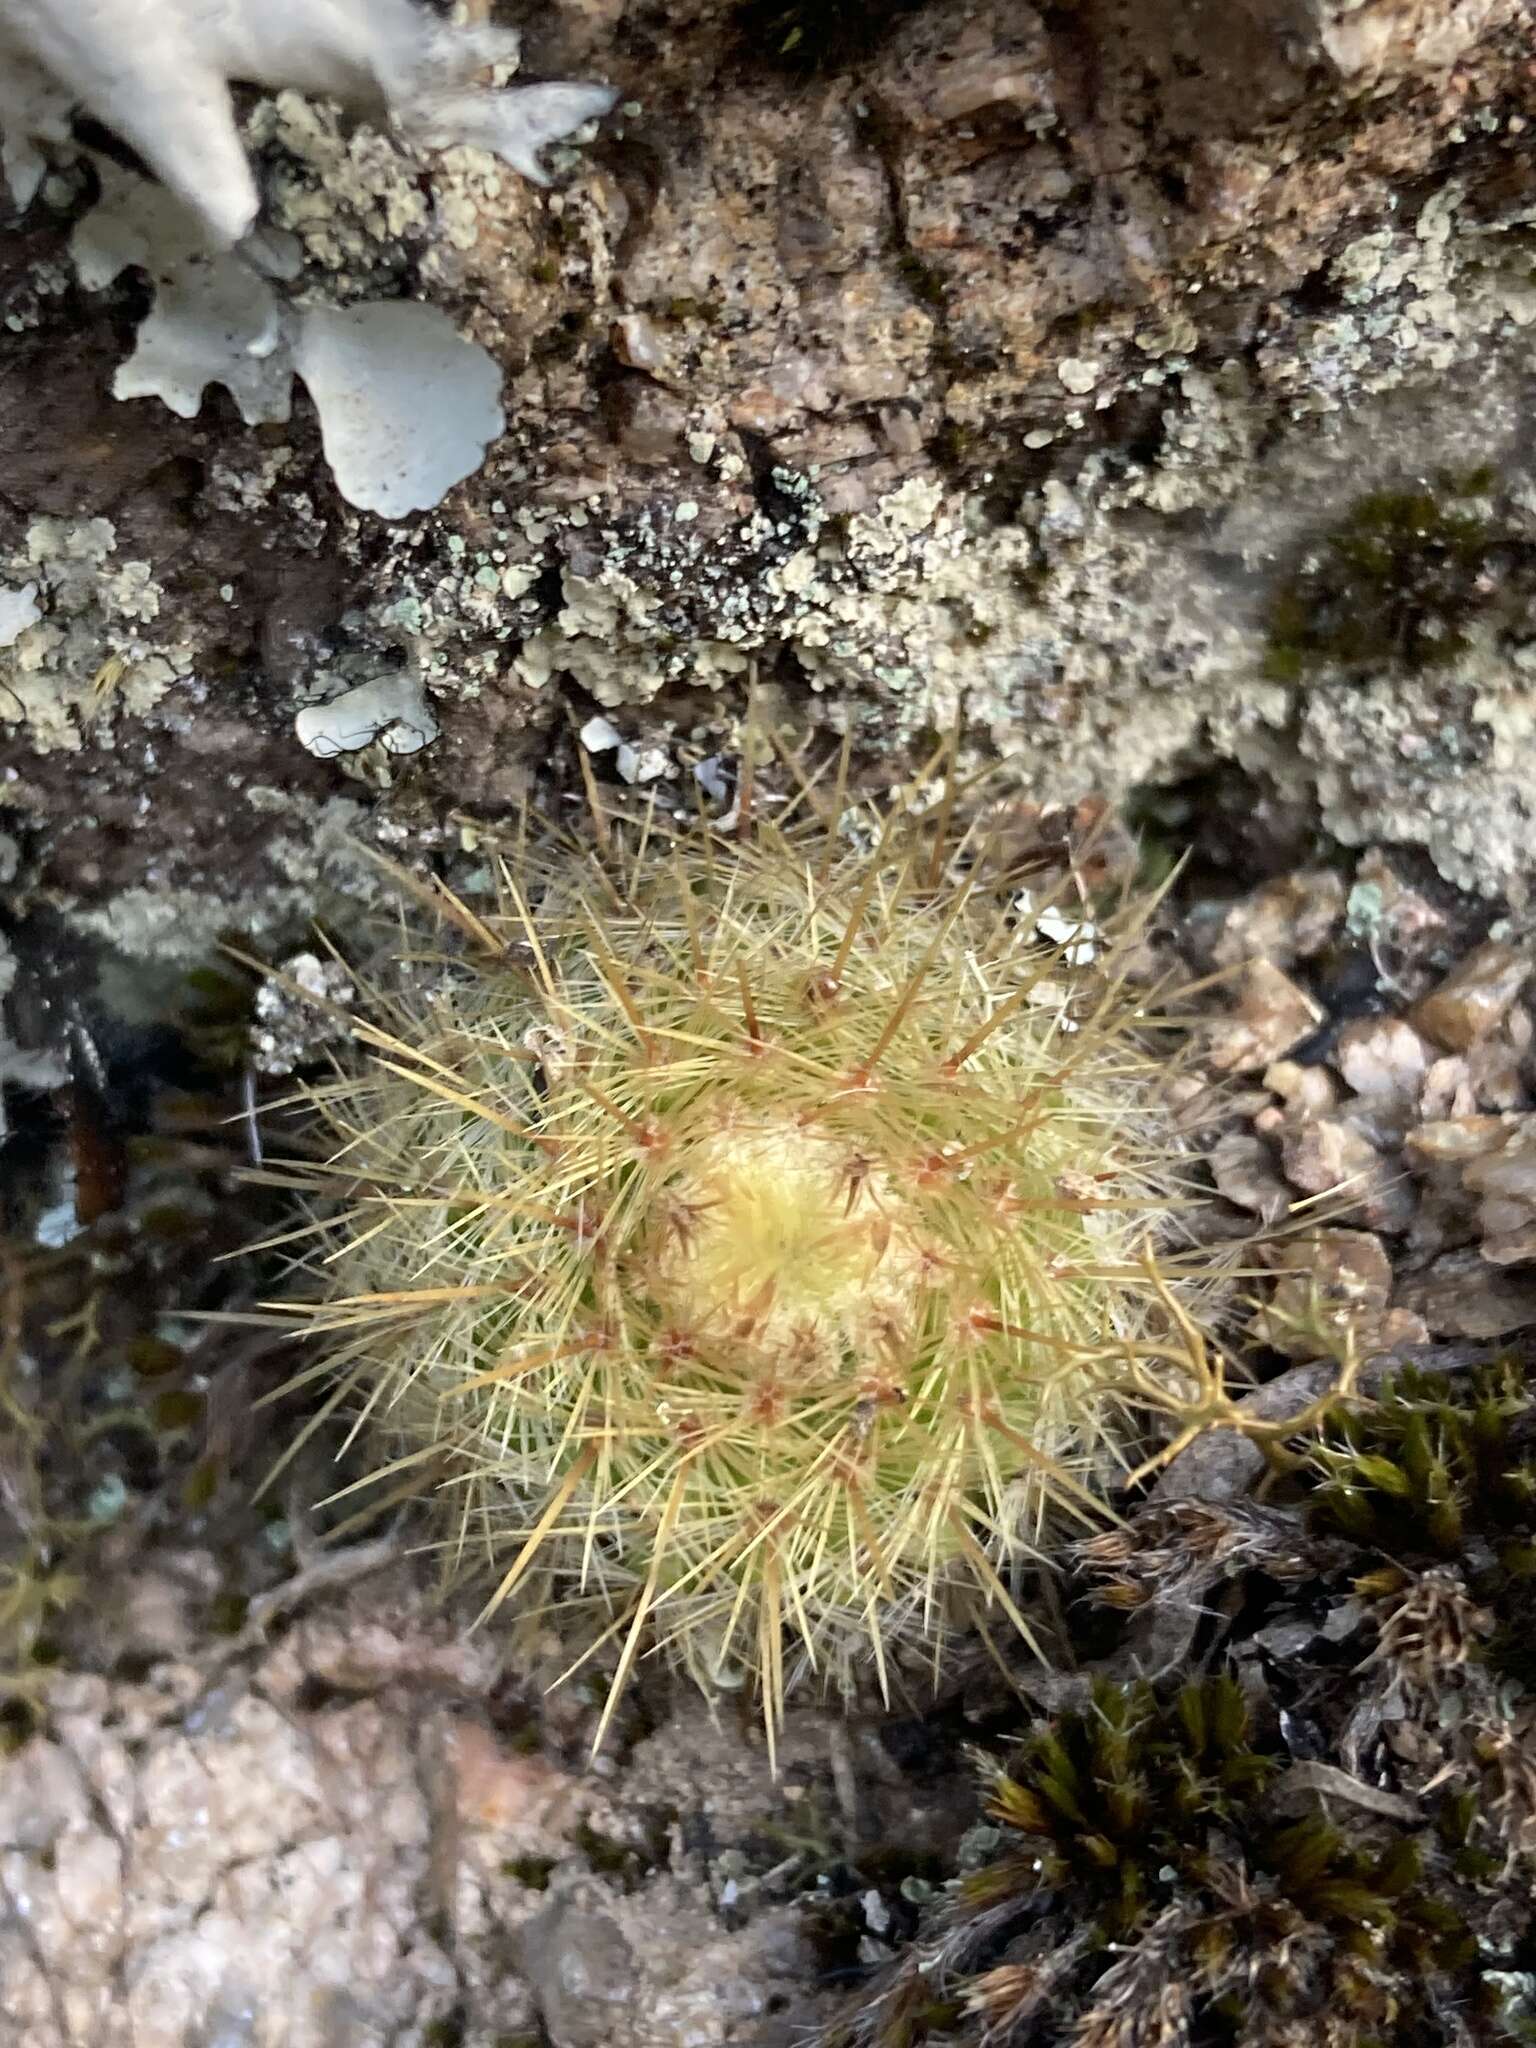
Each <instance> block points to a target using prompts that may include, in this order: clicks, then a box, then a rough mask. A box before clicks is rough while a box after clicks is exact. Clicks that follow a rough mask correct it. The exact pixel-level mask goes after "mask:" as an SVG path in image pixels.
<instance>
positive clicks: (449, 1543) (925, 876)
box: [270, 774, 1219, 1739]
mask: <svg viewBox="0 0 1536 2048" xmlns="http://www.w3.org/2000/svg"><path fill="white" fill-rule="evenodd" d="M925 805H926V810H925V809H924V806H925ZM741 808H742V822H741V824H740V826H739V828H738V830H737V832H736V835H735V836H734V837H727V836H723V835H722V834H721V833H719V832H718V831H712V830H710V829H708V828H707V827H704V826H699V827H697V828H693V829H685V830H681V831H674V830H673V829H672V828H671V827H668V826H665V825H664V824H663V823H662V821H661V819H660V818H659V817H658V816H657V815H656V814H655V813H654V812H652V813H651V814H649V815H648V816H647V817H646V818H645V819H643V820H640V821H638V822H635V821H631V822H630V823H625V822H623V821H620V820H616V819H613V818H607V817H604V816H602V815H601V814H596V828H597V829H596V840H597V843H596V846H595V847H594V846H590V845H589V846H587V847H585V848H570V847H565V848H560V849H557V850H555V851H554V852H550V853H540V852H530V851H529V849H528V847H527V845H526V843H525V844H524V845H523V846H522V847H521V848H520V849H519V850H518V851H517V852H516V853H515V854H504V855H501V856H498V858H497V859H496V861H495V862H494V866H495V869H496V886H497V896H496V901H495V905H494V907H492V908H487V909H485V910H483V911H481V910H478V909H474V908H471V907H470V906H469V905H468V904H466V903H464V902H461V901H459V900H458V899H456V898H454V897H452V896H451V895H450V894H449V893H448V892H447V891H446V890H445V889H443V888H441V887H437V888H434V889H431V890H428V889H426V888H425V887H424V885H420V884H416V885H412V886H414V889H415V893H416V895H417V897H418V900H421V899H425V898H430V901H431V903H432V905H433V907H434V908H435V910H436V912H437V913H438V915H439V918H440V921H441V923H442V924H443V925H444V927H445V928H446V929H447V930H448V931H450V932H451V934H452V935H453V939H454V946H453V949H452V952H451V954H450V955H448V956H440V957H439V958H437V959H436V960H435V961H426V962H422V961H421V960H420V959H419V958H418V960H417V963H416V965H415V966H414V967H413V968H412V969H411V970H410V971H408V972H406V971H400V970H398V969H397V970H396V971H394V972H393V973H392V975H391V976H389V977H388V979H389V983H390V985H389V987H388V989H387V990H386V988H385V987H384V986H383V985H382V983H381V982H380V981H379V978H378V977H377V976H376V977H375V984H376V985H375V986H374V989H373V993H372V999H371V1002H370V1003H367V1004H365V1008H364V1012H363V1015H362V1021H360V1022H359V1023H358V1024H357V1027H356V1036H357V1039H358V1042H359V1046H360V1047H361V1049H362V1050H363V1052H364V1053H366V1054H367V1055H370V1057H369V1058H368V1059H367V1061H366V1063H365V1064H363V1065H361V1066H360V1067H355V1068H352V1069H348V1068H346V1067H345V1066H343V1067H342V1068H340V1069H338V1072H337V1075H336V1078H335V1079H334V1080H332V1081H330V1082H328V1083H326V1084H324V1085H317V1086H314V1087H312V1088H311V1089H310V1090H309V1094H308V1099H309V1102H310V1106H311V1108H312V1111H313V1113H314V1115H315V1117H316V1118H317V1119H318V1122H319V1124H320V1125H321V1126H322V1127H323V1129H324V1130H325V1131H326V1132H328V1133H329V1135H330V1139H331V1141H332V1144H331V1150H330V1153H329V1156H328V1157H326V1158H324V1159H323V1160H318V1161H316V1162H313V1163H311V1164H310V1165H308V1166H304V1167H300V1168H297V1169H295V1170H294V1172H293V1173H292V1174H291V1176H290V1178H291V1179H292V1180H296V1181H297V1182H298V1183H299V1184H301V1185H302V1186H304V1187H306V1188H307V1189H308V1190H310V1191H311V1193H312V1194H313V1195H314V1196H315V1197H316V1213H315V1218H314V1221H313V1223H312V1225H310V1226H309V1228H310V1231H311V1236H310V1239H309V1241H308V1247H307V1250H306V1252H305V1254H304V1256H303V1260H302V1264H303V1266H304V1269H305V1272H306V1274H307V1276H308V1279H309V1281H310V1283H311V1284H310V1286H309V1287H308V1289H307V1293H306V1298H303V1299H290V1300H288V1301H285V1302H278V1303H274V1304H271V1305H270V1307H271V1309H272V1311H273V1312H275V1313H277V1314H279V1315H281V1316H284V1317H286V1318H288V1319H289V1320H291V1321H294V1322H296V1323H297V1324H298V1325H299V1326H300V1327H302V1328H307V1329H308V1330H309V1331H310V1332H311V1333H312V1334H313V1335H316V1336H318V1337H320V1338H321V1339H322V1340H323V1342H324V1344H325V1347H326V1349H325V1352H324V1355H323V1356H322V1358H321V1359H320V1361H319V1362H318V1363H317V1364H316V1365H315V1366H313V1367H312V1368H311V1370H312V1371H313V1372H314V1373H315V1374H316V1375H319V1376H323V1377H325V1378H327V1379H328V1380H329V1382H330V1397H329V1402H328V1404H327V1412H330V1411H331V1410H333V1409H335V1408H337V1407H342V1408H347V1409H350V1410H351V1411H352V1413H353V1415H354V1419H355V1424H356V1426H358V1427H363V1426H366V1428H367V1429H368V1430H369V1431H371V1432H372V1433H373V1434H374V1436H375V1437H376V1438H381V1439H382V1440H383V1442H384V1444H385V1446H386V1452H387V1455H386V1457H385V1461H384V1468H383V1469H384V1472H385V1474H387V1475H388V1477H389V1478H390V1480H391V1481H392V1482H394V1483H395V1484H397V1485H399V1486H400V1487H401V1488H402V1489H403V1490H409V1489H410V1488H411V1487H413V1486H415V1487H416V1488H418V1489H419V1490H425V1491H430V1492H433V1493H434V1494H435V1495H436V1496H437V1497H438V1498H439V1499H440V1500H441V1502H442V1503H443V1504H444V1505H445V1506H446V1507H447V1509H448V1511H449V1523H448V1527H447V1532H446V1534H445V1536H444V1538H443V1549H444V1553H445V1555H446V1556H447V1557H448V1558H449V1559H450V1561H451V1562H452V1563H453V1564H454V1566H455V1567H464V1566H477V1567H481V1568H484V1567H486V1566H488V1567H489V1568H490V1570H491V1572H492V1579H491V1580H490V1582H489V1583H490V1588H491V1589H490V1593H489V1598H488V1600H487V1603H486V1608H487V1612H490V1611H492V1610H494V1609H496V1608H497V1607H499V1606H500V1605H501V1603H503V1602H504V1601H506V1600H507V1599H508V1598H509V1597H510V1596H511V1595H512V1594H513V1593H514V1592H517V1593H518V1594H519V1596H520V1598H522V1599H524V1600H526V1599H527V1598H528V1597H529V1592H530V1587H531V1584H532V1582H535V1581H537V1582H538V1584H539V1585H540V1586H541V1588H542V1593H543V1597H544V1598H545V1599H546V1600H547V1601H549V1602H552V1603H555V1604H557V1605H559V1606H561V1607H562V1609H564V1610H565V1611H567V1612H568V1611H570V1610H571V1609H573V1608H575V1607H577V1606H579V1605H580V1604H581V1602H582V1601H583V1600H585V1601H587V1602H588V1603H590V1604H591V1605H593V1606H594V1607H595V1608H596V1610H597V1611H598V1612H599V1614H600V1615H601V1618H602V1626H601V1627H600V1628H599V1629H598V1630H597V1631H596V1632H595V1633H594V1634H593V1635H592V1639H591V1640H590V1641H589V1642H588V1643H587V1646H586V1651H585V1654H592V1653H593V1652H594V1651H595V1650H597V1648H598V1646H599V1645H600V1644H603V1643H607V1644H609V1645H612V1646H614V1651H613V1653H614V1656H615V1658H616V1668H615V1671H614V1682H613V1688H612V1691H611V1694H610V1702H609V1705H610V1711H611V1707H612V1702H613V1700H614V1699H616V1698H617V1696H618V1693H619V1691H620V1690H621V1689H622V1687H623V1685H624V1683H625V1681H626V1679H627V1678H628V1676H629V1674H630V1672H631V1671H632V1668H633V1666H634V1662H635V1660H636V1658H637V1657H638V1656H639V1655H640V1654H641V1653H642V1652H643V1651H645V1650H647V1649H648V1648H655V1647H664V1648H665V1649H666V1651H668V1652H669V1653H670V1654H672V1655H673V1656H675V1657H676V1658H677V1659H678V1660H679V1661H680V1662H681V1663H682V1664H684V1665H685V1666H686V1667H687V1668H688V1669H689V1670H691V1671H692V1672H693V1673H694V1674H695V1676H697V1677H698V1678H699V1679H700V1680H701V1681H702V1682H704V1683H705V1684H706V1685H711V1684H719V1683H722V1682H729V1681H731V1680H733V1679H734V1680H736V1681H738V1682H739V1681H740V1679H741V1678H743V1677H749V1678H753V1679H755V1680H756V1681H757V1682H758V1683H759V1684H760V1685H761V1689H762V1693H763V1696H764V1700H765V1706H766V1713H767V1719H768V1724H769V1730H770V1739H771V1735H772V1729H773V1726H774V1723H775V1720H776V1717H777V1716H778V1714H779V1712H780V1707H781V1702H782V1698H783V1693H784V1690H785V1686H786V1684H787V1683H788V1682H789V1681H790V1680H791V1679H792V1678H794V1677H796V1676H797V1675H799V1674H800V1673H801V1672H803V1671H807V1670H809V1671H811V1672H814V1673H815V1674H818V1675H819V1677H820V1678H821V1679H822V1680H823V1681H824V1682H826V1681H830V1682H832V1683H834V1684H836V1683H846V1682H847V1681H848V1678H849V1674H850V1673H851V1672H852V1670H853V1669H854V1667H855V1666H856V1665H858V1664H860V1663H864V1664H866V1665H869V1666H872V1667H873V1670H874V1672H875V1674H876V1675H877V1677H878V1678H879V1680H880V1682H881V1684H882V1685H886V1684H888V1683H889V1680H890V1676H891V1670H890V1658H891V1654H892V1651H893V1650H894V1651H895V1652H897V1653H899V1654H901V1655H903V1656H905V1655H907V1654H909V1653H911V1652H913V1651H914V1650H915V1649H922V1650H923V1651H925V1652H926V1653H927V1654H929V1655H931V1656H932V1657H935V1658H936V1657H937V1655H938V1651H939V1646H940V1644H941V1643H942V1641H943V1639H944V1636H945V1633H946V1630H947V1629H948V1628H949V1627H950V1626H951V1625H952V1624H953V1623H954V1620H955V1618H956V1616H957V1614H959V1613H961V1612H963V1611H965V1609H966V1606H967V1602H968V1601H969V1602H970V1603H971V1604H972V1606H975V1605H976V1604H977V1603H979V1605H980V1606H981V1607H986V1606H991V1607H992V1608H994V1609H996V1610H998V1611H1000V1612H1001V1613H1002V1614H1003V1615H1004V1616H1006V1617H1007V1620H1008V1621H1009V1622H1010V1623H1011V1624H1012V1626H1014V1627H1016V1628H1017V1629H1018V1631H1019V1632H1020V1633H1021V1634H1022V1635H1024V1636H1025V1637H1029V1636H1030V1634H1031V1623H1030V1617H1029V1615H1028V1614H1027V1613H1025V1612H1024V1611H1023V1609H1022V1608H1021V1606H1020V1604H1019V1600H1018V1599H1017V1598H1016V1594H1015V1581H1016V1574H1015V1573H1014V1572H1013V1570H1012V1567H1013V1566H1014V1565H1015V1564H1016V1562H1017V1560H1018V1559H1020V1558H1021V1557H1026V1556H1028V1555H1029V1554H1030V1553H1031V1551H1032V1550H1033V1549H1034V1548H1035V1547H1036V1546H1038V1545H1039V1544H1040V1543H1041V1541H1042V1539H1043V1532H1044V1528H1045V1525H1046V1523H1047V1522H1048V1521H1049V1520H1050V1519H1051V1518H1052V1517H1054V1516H1057V1515H1059V1514H1066V1515H1068V1516H1071V1517H1075V1518H1077V1519H1078V1520H1079V1521H1080V1522H1081V1521H1083V1520H1087V1521H1089V1522H1092V1521H1093V1520H1094V1519H1095V1518H1096V1517H1098V1516H1099V1515H1100V1514H1101V1513H1102V1506H1101V1501H1102V1494H1103V1489H1104V1484H1105V1481H1106V1478H1107V1477H1110V1476H1112V1475H1113V1473H1114V1472H1115V1471H1116V1470H1117V1469H1119V1470H1123V1465H1124V1459H1123V1443H1124V1440H1125V1432H1124V1430H1123V1428H1122V1426H1121V1424H1122V1420H1123V1415H1124V1410H1125V1405H1126V1403H1127V1401H1128V1400H1130V1399H1132V1398H1137V1399H1144V1398H1147V1397H1149V1395H1150V1398H1152V1399H1153V1400H1154V1402H1155V1403H1158V1404H1161V1403H1162V1402H1163V1401H1164V1400H1166V1402H1167V1404H1168V1405H1170V1406H1174V1407H1177V1406H1178V1404H1179V1402H1180V1401H1181V1400H1182V1399H1183V1398H1184V1397H1185V1395H1186V1394H1188V1393H1189V1391H1190V1389H1191V1388H1192V1387H1198V1386H1201V1385H1205V1384H1206V1383H1207V1380H1208V1377H1209V1367H1208V1366H1207V1365H1206V1363H1205V1354H1204V1351H1203V1349H1202V1347H1201V1345H1200V1343H1199V1333H1198V1330H1197V1328H1196V1324H1195V1322H1194V1320H1192V1314H1193V1312H1195V1311H1198V1308H1199V1304H1200V1302H1201V1301H1202V1299H1204V1297H1205V1294H1206V1292H1207V1290H1208V1288H1209V1286H1210V1285H1211V1274H1210V1271H1209V1268H1208V1264H1207V1263H1206V1262H1204V1261H1202V1259H1201V1258H1200V1257H1198V1256H1196V1255H1194V1254H1186V1253H1180V1252H1179V1251H1178V1250H1177V1249H1176V1248H1175V1247H1174V1246H1173V1245H1172V1242H1171V1238H1172V1227H1173V1224H1174V1222H1175V1221H1176V1212H1177V1210H1178V1207H1179V1203H1180V1196H1179V1183H1180V1176H1181V1157H1180V1152H1179V1147H1178V1143H1177V1140H1176V1139H1175V1137H1174V1136H1173V1134H1172V1130H1171V1126H1170V1123H1169V1120H1168V1118H1167V1115H1166V1113H1165V1112H1164V1110H1163V1109H1162V1108H1161V1106H1160V1103H1159V1096H1158V1080H1159V1077H1160V1075H1161V1074H1162V1072H1163V1071H1164V1067H1163V1063H1162V1062H1161V1061H1160V1060H1159V1057H1158V1055H1157V1053H1156V1051H1155V1050H1154V1049H1153V1047H1152V1046H1151V1044H1150V1043H1149V1037H1148V1033H1149V1028H1150V1027H1149V1025H1148V1022H1147V1016H1148V1011H1149V1008H1150V1002H1151V998H1150V995H1149V992H1148V990H1147V989H1146V988H1145V987H1141V988H1138V987H1137V986H1135V985H1134V984H1132V983H1131V982H1129V981H1128V980H1127V978H1126V974H1125V963H1126V961H1127V959H1128V958H1129V951H1130V947H1131V944H1132V942H1133V941H1134V940H1135V938H1136V937H1137V935H1138V934H1139V933H1140V932H1141V931H1142V929H1143V927H1144V924H1145V920H1146V917H1147V914H1148V904H1147V903H1146V902H1145V901H1142V902H1140V903H1137V902H1135V901H1128V902H1124V903H1122V904H1120V905H1119V906H1117V907H1113V908H1111V909H1110V910H1108V911H1106V910H1105V909H1104V908H1102V907H1100V908H1099V909H1097V910H1094V911H1093V912H1092V913H1091V914H1090V911H1089V909H1088V908H1086V907H1084V905H1083V904H1082V903H1081V902H1078V903H1077V904H1076V905H1075V907H1074V908H1073V909H1072V911H1071V913H1070V914H1068V913H1067V912H1065V911H1063V910H1057V911H1055V912H1052V913H1049V914H1047V915H1045V916H1044V917H1042V914H1041V913H1042V905H1041V904H1040V903H1039V902H1038V901H1033V900H1032V899H1030V898H1029V897H1028V896H1027V895H1021V894H1020V892H1019V886H1018V878H1017V876H1011V875H1010V874H1009V873H1008V872H1007V871H1006V866H1005V864H1004V862H1003V861H1002V858H1001V856H1000V853H999V849H998V845H997V844H996V843H982V841H981V839H980V838H979V836H978V833H977V831H976V830H974V829H973V830H972V831H970V832H969V833H962V832H960V831H958V830H957V829H956V828H955V827H954V825H953V823H952V818H953V815H954V809H955V805H954V802H953V792H951V793H950V794H948V795H946V796H945V797H944V798H943V799H942V800H940V801H937V802H934V801H933V798H932V791H931V790H925V791H924V792H923V795H922V798H921V799H920V800H919V801H909V802H908V803H907V804H906V805H896V806H894V807H892V808H891V809H890V810H889V811H888V812H887V813H886V814H885V816H884V818H883V819H880V818H873V819H872V818H870V817H869V816H867V815H866V814H864V813H862V812H857V811H853V810H849V809H848V808H847V805H846V801H845V789H844V781H843V776H842V775H841V774H840V775H839V777H838V781H837V786H836V789H835V791H834V792H833V793H832V796H831V801H830V803H822V802H820V800H819V799H818V798H817V796H816V792H815V790H814V789H813V788H805V787H802V788H801V790H800V791H799V793H798V795H796V796H794V797H793V798H791V800H790V803H789V806H788V813H787V814H786V815H784V816H781V818H780V819H779V821H778V822H777V823H774V824H768V823H766V822H764V820H763V818H762V817H761V816H756V817H754V816H753V815H752V799H751V796H750V793H746V794H745V795H744V798H743V802H742V806H741ZM766 808H767V806H766V804H765V803H762V802H759V804H758V810H759V812H762V811H765V810H766ZM1042 933H1045V934H1047V936H1042ZM1052 933H1054V934H1055V937H1054V938H1052V937H1050V936H1049V934H1052ZM1090 955H1091V956H1092V957H1091V958H1090ZM1202 1375H1204V1376H1205V1377H1204V1378H1202ZM1217 1405H1218V1406H1219V1402H1218V1404H1217Z"/></svg>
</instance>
